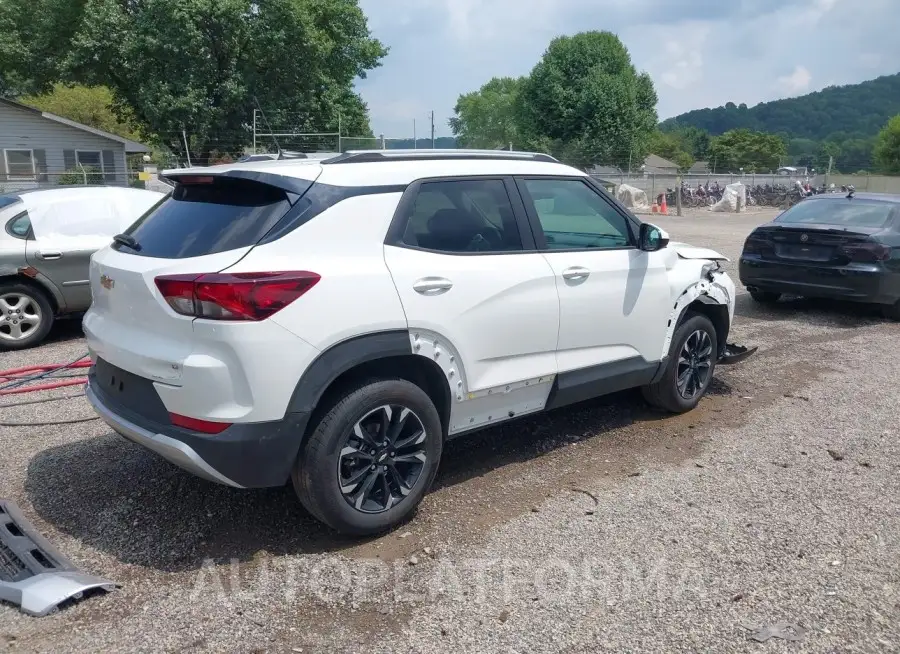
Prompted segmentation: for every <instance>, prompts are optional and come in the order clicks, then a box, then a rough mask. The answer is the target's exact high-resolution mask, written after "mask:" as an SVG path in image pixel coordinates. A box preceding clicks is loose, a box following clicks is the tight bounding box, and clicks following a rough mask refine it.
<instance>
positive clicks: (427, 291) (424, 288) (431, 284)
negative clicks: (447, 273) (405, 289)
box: [413, 277, 453, 295]
mask: <svg viewBox="0 0 900 654" xmlns="http://www.w3.org/2000/svg"><path fill="white" fill-rule="evenodd" d="M451 288H453V282H451V281H450V280H449V279H444V278H443V277H423V278H422V279H420V280H418V281H417V282H416V283H415V284H413V289H414V290H415V291H416V293H421V294H422V295H440V294H441V293H446V292H447V291H449V290H450V289H451Z"/></svg>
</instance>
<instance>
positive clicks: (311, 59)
mask: <svg viewBox="0 0 900 654" xmlns="http://www.w3.org/2000/svg"><path fill="white" fill-rule="evenodd" d="M3 2H4V3H9V4H11V5H14V7H13V9H11V10H7V12H6V13H7V14H9V13H10V12H11V13H12V22H13V24H14V26H15V28H16V30H17V33H16V35H15V37H14V40H15V39H17V40H18V42H22V43H25V42H26V41H28V40H29V38H31V36H34V38H35V42H36V43H37V44H38V45H40V44H43V43H50V44H54V45H55V47H56V48H57V50H56V52H54V56H52V57H50V59H51V60H52V65H51V64H47V65H46V66H45V67H44V68H40V67H39V68H37V69H36V70H33V71H32V70H30V69H29V68H28V65H30V63H33V62H35V61H37V59H38V58H39V57H38V56H37V55H36V54H33V52H35V53H38V52H42V50H41V48H39V47H37V46H35V47H34V48H31V49H30V50H27V51H26V52H27V53H28V56H24V55H23V56H22V57H19V58H18V59H16V60H14V61H4V62H3V64H0V66H2V68H0V72H2V75H3V79H7V80H21V79H24V80H27V83H26V84H24V86H27V87H31V88H37V89H40V90H44V89H46V88H48V86H49V85H50V84H51V83H52V82H55V81H59V80H63V81H72V82H79V83H83V84H87V85H105V86H108V87H109V88H110V89H111V90H112V92H113V97H114V105H113V106H114V109H115V111H116V113H117V114H118V115H119V116H120V118H124V117H126V116H127V113H128V112H129V111H133V112H134V116H135V117H136V119H137V120H138V121H139V122H140V123H141V124H142V125H146V126H147V128H148V130H149V131H150V132H152V133H154V134H156V135H157V136H158V137H159V139H160V141H161V142H162V143H164V144H165V145H167V146H169V147H170V148H171V149H173V150H174V151H177V152H178V151H183V149H184V148H183V145H182V141H183V138H182V130H184V131H186V132H187V133H188V135H189V137H190V139H191V142H192V144H193V145H192V148H191V149H192V151H193V152H192V154H193V155H194V156H193V158H195V159H200V160H204V159H208V158H209V156H210V153H211V152H212V151H213V150H218V151H220V152H223V153H224V152H228V151H230V152H235V153H236V152H238V151H239V150H241V149H242V148H243V146H244V145H246V144H248V143H249V142H250V140H251V135H250V128H249V124H250V123H251V122H252V115H253V110H254V108H256V107H257V100H258V103H259V106H260V107H262V108H263V109H264V111H265V113H266V118H267V119H268V121H269V123H270V124H272V125H273V126H276V125H277V127H278V129H279V130H284V131H292V132H324V131H328V132H336V131H337V129H338V123H339V121H340V122H341V124H342V126H343V128H344V131H345V133H346V132H352V133H354V135H357V134H359V133H366V132H370V128H369V123H368V111H367V107H366V105H365V103H364V102H363V101H362V99H361V98H360V97H359V95H358V94H356V93H355V92H353V86H352V85H353V82H354V80H355V79H356V78H357V77H365V75H366V72H367V71H369V70H371V69H373V68H375V67H377V66H378V65H380V61H381V59H382V58H383V57H384V56H385V55H386V53H387V50H386V49H385V48H384V46H383V45H382V44H381V43H380V42H379V41H377V40H375V39H373V38H371V35H370V33H369V30H368V26H367V22H366V18H365V15H364V14H363V12H362V10H361V9H360V8H359V6H358V3H357V0H266V2H248V0H141V1H132V0H129V1H127V2H126V1H123V0H76V1H74V2H72V1H71V0H3ZM61 3H62V4H66V3H67V4H68V5H70V6H71V7H70V9H69V10H68V15H70V20H69V21H68V22H67V23H66V24H65V25H61V24H60V23H61V21H59V20H56V19H54V20H44V19H42V18H41V17H42V16H45V15H46V14H49V13H51V11H52V10H53V9H55V8H56V7H57V5H60V4H61ZM76 9H77V10H78V13H77V15H75V14H76ZM73 26H74V27H73ZM26 37H28V38H26ZM4 38H5V37H4ZM29 47H31V46H29ZM32 51H33V52H32ZM17 83H18V82H17ZM339 116H340V119H339Z"/></svg>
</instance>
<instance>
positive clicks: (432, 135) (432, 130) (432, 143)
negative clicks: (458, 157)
mask: <svg viewBox="0 0 900 654" xmlns="http://www.w3.org/2000/svg"><path fill="white" fill-rule="evenodd" d="M431 149H432V150H434V112H433V111H432V112H431Z"/></svg>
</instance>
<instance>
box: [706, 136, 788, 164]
mask: <svg viewBox="0 0 900 654" xmlns="http://www.w3.org/2000/svg"><path fill="white" fill-rule="evenodd" d="M786 153H787V148H785V144H784V141H782V140H781V139H780V138H779V137H778V136H776V135H774V134H765V133H762V132H751V131H750V130H748V129H735V130H731V131H729V132H726V133H725V134H723V135H722V136H718V137H716V138H714V139H713V140H712V143H711V144H710V147H709V156H710V161H711V162H712V165H713V166H714V167H715V170H716V171H720V172H725V171H728V172H731V173H736V172H738V170H740V169H741V168H743V169H744V172H748V173H753V172H757V173H761V172H769V171H773V170H775V169H777V168H778V166H779V163H780V160H781V157H783V156H784V155H785V154H786Z"/></svg>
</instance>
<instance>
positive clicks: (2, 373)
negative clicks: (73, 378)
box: [0, 357, 91, 377]
mask: <svg viewBox="0 0 900 654" xmlns="http://www.w3.org/2000/svg"><path fill="white" fill-rule="evenodd" d="M90 367H91V360H90V359H89V358H87V357H85V358H84V359H82V360H81V361H78V362H76V363H73V364H72V365H70V366H66V365H60V364H58V363H45V364H43V365H39V366H25V367H24V368H10V369H9V370H0V377H9V376H10V375H20V374H23V373H27V372H39V371H42V370H56V369H62V368H90Z"/></svg>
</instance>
